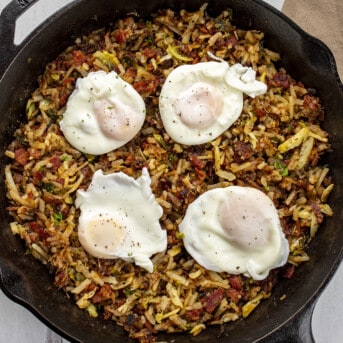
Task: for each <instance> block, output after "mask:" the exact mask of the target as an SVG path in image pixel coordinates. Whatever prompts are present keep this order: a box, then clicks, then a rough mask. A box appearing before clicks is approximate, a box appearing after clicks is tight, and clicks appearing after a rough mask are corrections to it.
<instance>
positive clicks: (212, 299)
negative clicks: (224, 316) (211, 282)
mask: <svg viewBox="0 0 343 343" xmlns="http://www.w3.org/2000/svg"><path fill="white" fill-rule="evenodd" d="M224 294H225V290H224V288H217V289H215V290H214V291H212V292H211V293H207V294H206V296H205V297H204V298H203V299H201V302H202V303H203V305H204V308H205V311H206V312H208V313H212V312H213V311H214V310H215V309H216V308H217V306H218V305H219V304H220V303H221V301H222V300H223V298H224Z"/></svg>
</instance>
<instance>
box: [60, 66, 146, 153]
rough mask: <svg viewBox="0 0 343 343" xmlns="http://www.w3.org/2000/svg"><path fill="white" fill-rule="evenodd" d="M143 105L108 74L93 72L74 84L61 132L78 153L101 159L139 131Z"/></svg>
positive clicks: (133, 92)
mask: <svg viewBox="0 0 343 343" xmlns="http://www.w3.org/2000/svg"><path fill="white" fill-rule="evenodd" d="M145 111H146V109H145V103H144V101H143V99H142V97H141V96H140V94H139V93H138V92H137V91H136V90H135V89H134V88H133V87H132V86H131V85H130V84H129V83H127V82H125V81H124V80H123V79H121V78H120V76H119V75H118V74H117V73H116V72H114V71H111V72H109V73H106V72H104V71H96V72H91V73H89V74H88V75H87V76H86V77H84V78H79V79H77V81H76V87H75V89H74V91H73V92H72V94H71V95H70V96H69V98H68V102H67V105H66V111H65V112H64V114H63V118H62V120H61V121H60V128H61V130H62V132H63V134H64V136H65V138H66V139H67V141H68V142H69V143H70V144H71V145H72V146H73V147H75V148H76V149H77V150H79V151H82V152H84V153H87V154H92V155H101V154H105V153H107V152H110V151H112V150H114V149H117V148H119V147H121V146H123V145H124V144H126V143H127V142H129V141H130V140H131V139H132V138H133V137H134V136H135V135H136V134H137V133H138V132H139V131H140V129H141V128H142V126H143V124H144V120H145Z"/></svg>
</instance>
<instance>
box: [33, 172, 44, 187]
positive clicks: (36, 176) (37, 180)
mask: <svg viewBox="0 0 343 343" xmlns="http://www.w3.org/2000/svg"><path fill="white" fill-rule="evenodd" d="M42 180H43V174H42V173H41V172H40V171H36V172H34V173H33V183H34V184H35V185H39V183H40V182H41V181H42Z"/></svg>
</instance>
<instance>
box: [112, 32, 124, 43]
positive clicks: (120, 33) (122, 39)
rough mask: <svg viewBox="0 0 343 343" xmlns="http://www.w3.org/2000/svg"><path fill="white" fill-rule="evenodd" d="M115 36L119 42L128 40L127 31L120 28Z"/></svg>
mask: <svg viewBox="0 0 343 343" xmlns="http://www.w3.org/2000/svg"><path fill="white" fill-rule="evenodd" d="M114 38H115V40H116V41H117V42H118V43H119V44H123V43H125V41H126V36H125V32H124V31H123V30H118V32H117V34H116V35H115V36H114Z"/></svg>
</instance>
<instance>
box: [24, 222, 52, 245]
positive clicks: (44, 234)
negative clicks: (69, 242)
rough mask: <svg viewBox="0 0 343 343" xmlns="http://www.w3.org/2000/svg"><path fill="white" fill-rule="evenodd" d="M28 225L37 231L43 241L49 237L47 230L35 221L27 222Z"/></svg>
mask: <svg viewBox="0 0 343 343" xmlns="http://www.w3.org/2000/svg"><path fill="white" fill-rule="evenodd" d="M29 227H30V229H31V230H32V231H33V232H36V233H38V235H39V236H40V237H41V238H42V240H43V241H46V239H47V238H48V237H49V235H48V234H47V232H46V231H45V230H44V229H43V228H42V226H40V225H39V224H38V223H37V222H31V223H29Z"/></svg>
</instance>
